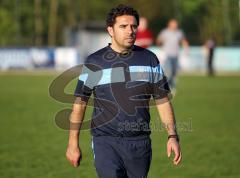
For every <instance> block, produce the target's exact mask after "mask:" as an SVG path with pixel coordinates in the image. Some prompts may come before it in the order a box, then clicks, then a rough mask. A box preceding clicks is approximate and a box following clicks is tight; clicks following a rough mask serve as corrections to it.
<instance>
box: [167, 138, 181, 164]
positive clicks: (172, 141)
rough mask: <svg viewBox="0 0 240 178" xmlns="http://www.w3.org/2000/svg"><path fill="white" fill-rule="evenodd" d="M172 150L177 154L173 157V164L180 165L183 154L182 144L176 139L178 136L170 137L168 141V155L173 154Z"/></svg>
mask: <svg viewBox="0 0 240 178" xmlns="http://www.w3.org/2000/svg"><path fill="white" fill-rule="evenodd" d="M172 151H173V152H174V154H175V156H174V159H173V164H175V165H178V164H179V163H180V161H181V159H182V155H181V149H180V145H179V143H178V141H177V140H176V138H169V140H168V142H167V155H168V157H170V156H171V152H172Z"/></svg>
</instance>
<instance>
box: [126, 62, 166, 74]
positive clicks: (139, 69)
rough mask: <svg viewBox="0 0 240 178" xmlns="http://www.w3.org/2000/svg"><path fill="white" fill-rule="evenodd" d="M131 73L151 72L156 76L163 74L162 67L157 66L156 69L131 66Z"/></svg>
mask: <svg viewBox="0 0 240 178" xmlns="http://www.w3.org/2000/svg"><path fill="white" fill-rule="evenodd" d="M129 71H130V73H131V72H149V73H154V74H155V75H156V74H161V75H162V74H163V70H162V67H161V66H160V64H159V65H157V66H156V67H151V66H130V67H129Z"/></svg>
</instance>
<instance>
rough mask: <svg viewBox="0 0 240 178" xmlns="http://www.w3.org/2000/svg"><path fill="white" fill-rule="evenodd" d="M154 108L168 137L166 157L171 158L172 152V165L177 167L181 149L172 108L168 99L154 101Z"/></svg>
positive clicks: (180, 157)
mask: <svg viewBox="0 0 240 178" xmlns="http://www.w3.org/2000/svg"><path fill="white" fill-rule="evenodd" d="M155 102H156V106H157V109H158V112H159V115H160V117H161V121H162V123H163V124H164V126H165V128H166V130H167V133H168V135H169V138H168V142H167V155H168V157H170V156H171V152H172V151H173V152H174V154H175V157H174V160H173V164H175V165H178V164H179V163H180V161H181V159H182V155H181V149H180V144H179V139H178V134H177V130H176V121H175V117H174V112H173V107H172V104H171V102H170V101H169V99H168V97H165V98H163V99H157V100H155Z"/></svg>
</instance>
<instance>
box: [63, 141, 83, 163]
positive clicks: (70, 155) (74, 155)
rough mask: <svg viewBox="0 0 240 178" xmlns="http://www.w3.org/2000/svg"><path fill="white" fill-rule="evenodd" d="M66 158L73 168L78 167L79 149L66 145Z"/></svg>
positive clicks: (80, 156) (80, 157)
mask: <svg viewBox="0 0 240 178" xmlns="http://www.w3.org/2000/svg"><path fill="white" fill-rule="evenodd" d="M66 157H67V159H68V161H69V162H70V164H71V165H73V166H74V167H78V166H79V164H80V161H81V159H82V154H81V149H80V147H79V146H71V145H68V148H67V151H66Z"/></svg>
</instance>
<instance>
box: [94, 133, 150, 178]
mask: <svg viewBox="0 0 240 178" xmlns="http://www.w3.org/2000/svg"><path fill="white" fill-rule="evenodd" d="M92 146H93V152H94V164H95V167H96V171H97V174H98V176H99V178H147V174H148V171H149V168H150V164H151V158H152V148H151V139H150V138H149V136H143V137H111V136H99V137H93V140H92Z"/></svg>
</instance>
